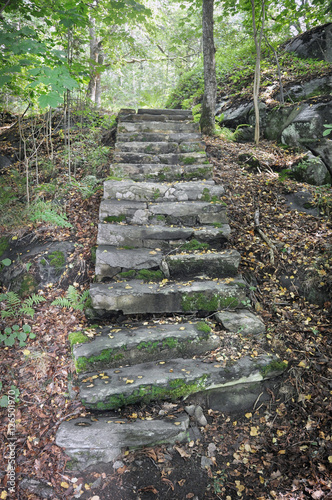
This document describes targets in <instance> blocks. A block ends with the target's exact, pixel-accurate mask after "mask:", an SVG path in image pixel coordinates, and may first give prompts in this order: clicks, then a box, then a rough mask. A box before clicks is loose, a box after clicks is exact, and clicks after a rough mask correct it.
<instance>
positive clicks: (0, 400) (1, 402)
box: [0, 396, 8, 408]
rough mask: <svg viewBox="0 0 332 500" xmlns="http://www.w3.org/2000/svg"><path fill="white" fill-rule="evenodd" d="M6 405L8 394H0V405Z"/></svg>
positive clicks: (4, 406)
mask: <svg viewBox="0 0 332 500" xmlns="http://www.w3.org/2000/svg"><path fill="white" fill-rule="evenodd" d="M7 406H8V396H1V398H0V407H1V408H7Z"/></svg>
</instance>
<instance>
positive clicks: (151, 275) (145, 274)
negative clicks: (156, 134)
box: [136, 269, 164, 281]
mask: <svg viewBox="0 0 332 500" xmlns="http://www.w3.org/2000/svg"><path fill="white" fill-rule="evenodd" d="M136 277H137V278H138V279H141V280H143V281H161V280H162V279H164V275H163V273H162V271H149V269H141V270H140V271H138V272H137V274H136Z"/></svg>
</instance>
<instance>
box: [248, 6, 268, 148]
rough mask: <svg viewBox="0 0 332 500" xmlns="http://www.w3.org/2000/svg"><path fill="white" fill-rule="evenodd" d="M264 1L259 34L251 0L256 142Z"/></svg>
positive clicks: (257, 138) (258, 128)
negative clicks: (254, 57)
mask: <svg viewBox="0 0 332 500" xmlns="http://www.w3.org/2000/svg"><path fill="white" fill-rule="evenodd" d="M261 2H262V12H261V27H260V32H259V34H258V30H257V23H256V9H255V0H251V10H252V26H253V29H254V41H255V47H256V66H255V78H254V93H253V97H254V109H255V143H256V144H258V143H259V137H260V127H259V88H260V82H261V47H262V37H263V32H264V24H265V0H261Z"/></svg>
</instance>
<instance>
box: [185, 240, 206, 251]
mask: <svg viewBox="0 0 332 500" xmlns="http://www.w3.org/2000/svg"><path fill="white" fill-rule="evenodd" d="M209 247H210V245H209V244H208V243H200V242H199V241H198V240H196V239H193V240H191V241H188V243H185V244H184V245H182V247H181V249H182V250H185V251H187V252H193V251H194V250H207V249H208V248H209Z"/></svg>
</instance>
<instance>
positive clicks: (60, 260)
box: [49, 250, 66, 274]
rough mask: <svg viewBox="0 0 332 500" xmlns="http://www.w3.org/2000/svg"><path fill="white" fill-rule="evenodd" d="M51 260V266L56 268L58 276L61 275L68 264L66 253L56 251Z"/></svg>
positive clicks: (50, 257) (50, 256)
mask: <svg viewBox="0 0 332 500" xmlns="http://www.w3.org/2000/svg"><path fill="white" fill-rule="evenodd" d="M49 259H50V264H51V266H52V267H54V270H55V272H56V274H61V273H62V270H63V268H64V267H65V264H66V258H65V255H64V253H63V252H61V251H60V250H55V251H54V252H52V253H50V255H49Z"/></svg>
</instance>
